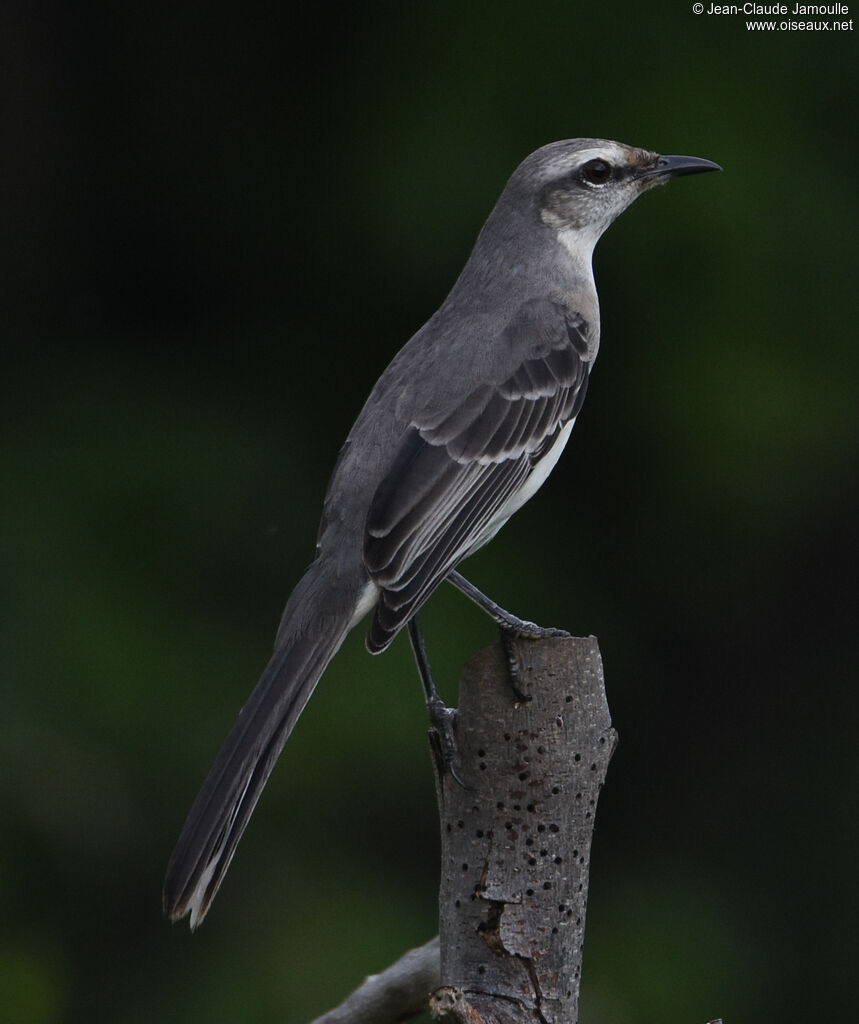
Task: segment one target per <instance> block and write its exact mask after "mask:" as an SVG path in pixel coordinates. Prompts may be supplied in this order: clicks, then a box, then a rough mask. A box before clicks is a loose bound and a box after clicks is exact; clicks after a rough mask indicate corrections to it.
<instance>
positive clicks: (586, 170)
mask: <svg viewBox="0 0 859 1024" xmlns="http://www.w3.org/2000/svg"><path fill="white" fill-rule="evenodd" d="M610 177H611V164H609V163H606V161H605V160H588V162H587V163H586V164H583V165H582V178H583V180H584V181H586V182H587V183H588V184H589V185H605V183H606V182H607V181H608V179H609V178H610Z"/></svg>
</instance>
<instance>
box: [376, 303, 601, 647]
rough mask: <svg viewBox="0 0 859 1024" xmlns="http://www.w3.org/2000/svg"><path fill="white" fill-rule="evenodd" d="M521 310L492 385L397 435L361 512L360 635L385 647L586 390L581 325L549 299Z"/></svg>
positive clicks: (521, 479)
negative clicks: (364, 604)
mask: <svg viewBox="0 0 859 1024" xmlns="http://www.w3.org/2000/svg"><path fill="white" fill-rule="evenodd" d="M534 305H535V304H533V303H532V304H528V305H527V306H524V307H522V308H520V310H519V312H518V314H517V315H516V316H515V317H514V318H513V319H512V320H511V321H510V323H509V324H508V327H507V328H506V330H505V336H504V337H502V338H500V339H499V340H498V342H497V344H498V345H499V346H500V351H503V352H511V351H512V352H514V353H516V352H518V353H520V355H519V357H518V365H516V366H515V368H514V369H513V370H512V372H511V373H510V374H509V376H507V377H505V378H504V379H503V380H501V381H497V382H495V381H493V382H491V383H482V384H480V385H478V386H477V387H475V388H474V389H473V390H472V391H471V392H470V393H469V394H468V395H467V396H466V398H465V400H464V401H461V402H458V403H457V404H456V406H455V407H454V408H450V409H446V410H444V411H443V412H442V413H440V414H438V415H436V416H435V417H434V418H430V417H429V415H424V416H423V422H414V423H412V424H411V425H410V426H409V428H408V430H407V431H406V433H405V435H404V437H403V440H402V443H401V445H400V447H399V450H398V452H397V455H396V457H395V459H394V461H393V464H392V465H391V468H390V469H389V471H388V473H387V474H386V475H385V477H384V478H383V479H382V481H381V483H380V484H379V486H378V488H377V490H376V493H375V495H374V497H373V501H372V503H371V505H370V511H369V514H368V516H367V523H366V530H365V535H364V560H365V564H366V566H367V569H368V571H369V573H370V575H371V577H372V579H373V580H374V582H375V583H376V584H377V586H378V587H379V588H380V592H381V593H380V597H379V603H378V605H377V607H376V612H375V615H374V618H373V622H372V624H371V626H370V630H369V633H368V637H367V646H368V648H369V649H370V651H372V652H374V653H375V652H378V651H382V650H384V649H385V648H386V647H387V646H388V644H390V642H391V640H393V638H394V636H395V635H396V633H397V632H398V631H399V630H400V629H401V628H402V626H403V625H405V623H406V622H408V620H409V619H410V618H411V617H412V615H414V614H415V613H416V612H417V611H418V609H419V608H420V607H421V605H422V604H423V603H424V601H426V599H427V598H428V597H429V595H430V594H431V593H432V591H433V590H434V589H435V588H436V587H437V586H438V584H439V583H440V582H441V581H442V580H443V579H444V578H445V576H447V574H448V573H449V572H450V571H451V569H453V568H454V567H455V566H456V564H457V563H458V562H459V561H460V560H461V559H462V558H464V557H465V556H466V555H467V554H469V553H470V552H471V551H473V550H474V549H475V548H477V547H479V546H480V545H481V544H482V543H483V542H484V541H486V540H488V539H489V537H491V536H492V534H493V533H494V532H495V530H497V529H498V528H499V527H500V526H501V525H502V524H503V521H504V518H505V506H507V505H508V504H509V503H510V502H511V501H514V500H515V497H516V495H517V493H518V492H519V490H520V489H521V488H522V487H523V486H525V484H526V481H527V479H528V477H529V476H530V475H531V473H532V472H533V471H534V469H535V468H536V466H537V465H538V464H539V462H540V460H541V459H542V458H543V457H544V456H545V455H546V454H547V453H548V452H549V451H550V450H551V448H552V446H553V444H554V442H555V441H556V440H557V438H558V435H559V434H560V433H561V431H562V430H563V429H564V427H565V426H566V425H567V424H568V423H569V422H570V421H571V420H572V419H574V418H575V416H576V415H577V414H578V411H579V409H580V408H581V405H582V402H583V401H584V397H585V392H586V390H587V382H588V373H589V370H590V362H589V360H588V343H587V340H586V337H585V330H586V328H585V325H584V323H583V321H582V319H581V317H579V316H577V315H576V314H573V313H571V312H570V311H569V310H567V309H565V307H563V306H562V305H560V304H558V303H554V302H551V303H550V302H546V303H540V304H539V305H540V308H539V309H535V308H534Z"/></svg>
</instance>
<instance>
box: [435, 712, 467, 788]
mask: <svg viewBox="0 0 859 1024" xmlns="http://www.w3.org/2000/svg"><path fill="white" fill-rule="evenodd" d="M427 711H428V712H429V720H430V725H431V726H432V728H433V733H431V737H432V738H433V740H434V743H433V749H434V751H435V755H436V761H437V763H438V768H439V773H440V774H443V773H444V772H445V771H447V772H449V773H450V775H451V778H453V779H454V780H455V781H456V782H458V783H459V785H460V786H462V788H463V789H471V788H472V787H471V786H469V785H468V784H467V783H466V782H465V781H464V780H463V778H462V771H461V762H460V760H459V749H458V748H457V745H456V736H455V734H454V723H455V721H456V708H450V707H448V706H447V704H445V703H444V701H442V700H441V698H440V697H438V696H435V697H434V698H431V699H430V700H428V701H427Z"/></svg>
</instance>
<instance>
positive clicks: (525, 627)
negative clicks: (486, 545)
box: [447, 569, 570, 701]
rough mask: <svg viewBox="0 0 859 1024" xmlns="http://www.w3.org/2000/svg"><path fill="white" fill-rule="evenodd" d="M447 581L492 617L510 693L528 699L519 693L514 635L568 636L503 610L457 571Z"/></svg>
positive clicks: (539, 637)
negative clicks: (504, 659)
mask: <svg viewBox="0 0 859 1024" xmlns="http://www.w3.org/2000/svg"><path fill="white" fill-rule="evenodd" d="M447 578H448V581H449V582H450V583H452V584H453V585H454V586H455V587H456V589H457V590H460V591H462V593H463V594H465V596H466V597H469V598H471V600H472V601H474V603H475V604H476V605H477V606H478V608H482V609H483V611H485V612H486V614H487V615H489V616H491V617H492V618H493V619H494V620H495V621H496V622H497V623H498V626H499V628H500V629H501V645H502V647H503V648H504V654H505V656H506V658H507V671H508V673H509V676H510V687H511V689H512V690H513V695H514V697H515V698H516V700H518V701H526V700H530V699H531V698H530V697H528V696H527V695H526V694H524V693H522V691H521V690H520V689H519V658H518V656H517V654H516V639H517V637H527V638H528V639H530V640H540V639H542V638H543V637H550V636H569V635H570V634H569V633H568V632H567V631H566V630H565V629H554V628H552V627H547V626H538V625H537V623H536V622H529V621H528V620H527V619H520V618H519V616H518V615H513V614H512V613H511V612H508V611H505V610H504V609H503V608H502V607H501V606H500V605H497V604H496V603H495V602H494V601H493V600H492V599H491V598H488V597H487V596H486V594H484V593H483V591H482V590H478V589H477V587H475V585H474V584H473V583H469V582H468V580H467V579H466V578H465V577H464V576H463V575H462V573H460V572H457V571H456V570H455V569H453V570H451V572H449V573H448V574H447Z"/></svg>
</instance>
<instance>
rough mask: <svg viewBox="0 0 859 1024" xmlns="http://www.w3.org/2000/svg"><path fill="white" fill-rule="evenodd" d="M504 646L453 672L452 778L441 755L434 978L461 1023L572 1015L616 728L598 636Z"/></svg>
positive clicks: (548, 1021)
mask: <svg viewBox="0 0 859 1024" xmlns="http://www.w3.org/2000/svg"><path fill="white" fill-rule="evenodd" d="M516 651H517V656H518V658H519V664H520V679H519V686H520V688H521V689H522V691H523V692H524V693H525V694H527V695H528V696H529V697H530V698H531V699H530V700H528V701H523V702H522V703H516V702H515V701H514V700H513V699H512V692H511V687H510V682H509V678H508V669H507V663H506V661H505V657H504V653H503V651H502V649H501V647H500V645H499V646H496V647H492V648H489V649H487V650H485V651H481V652H480V653H479V654H478V655H477V656H476V657H475V658H473V659H472V660H471V661H470V662H469V664H468V665H467V666H466V670H465V673H464V675H463V678H462V680H461V683H460V694H459V710H458V713H457V717H456V723H455V729H456V745H457V749H458V752H459V759H460V774H461V775H462V777H463V779H464V781H465V782H466V783H467V785H468V787H469V788H464V787H463V786H462V785H459V784H458V783H457V782H456V781H455V780H454V779H453V778H452V777H451V775H450V773H449V772H447V771H445V770H444V768H443V766H442V765H441V761H440V758H439V757H438V756H436V758H435V767H436V789H437V795H438V803H439V813H440V818H441V840H442V872H441V874H442V880H441V890H440V894H439V904H440V924H441V928H440V938H441V983H442V987H441V988H440V989H439V990H437V991H436V992H435V993H434V996H433V999H432V1001H431V1010H432V1012H433V1015H434V1016H435V1017H436V1018H437V1019H443V1020H445V1021H455V1022H461V1024H524V1022H528V1024H535V1022H538V1024H576V1021H577V1019H578V996H579V979H580V976H581V957H582V942H583V938H584V927H585V907H586V904H587V890H588V861H589V856H590V848H591V836H592V833H593V825H594V812H595V810H596V804H597V798H598V795H599V791H600V788H601V787H602V784H603V781H604V779H605V773H606V769H607V767H608V763H609V760H610V758H611V755H612V752H613V750H614V747H615V744H616V741H617V734H616V733H615V732H614V730H613V729H612V727H611V719H610V717H609V711H608V705H607V703H606V698H605V689H604V685H603V673H602V662H601V659H600V655H599V648H598V646H597V642H596V639H595V638H594V637H588V638H572V637H571V638H563V639H554V638H553V639H550V640H540V641H533V640H522V641H519V642H517V644H516Z"/></svg>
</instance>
